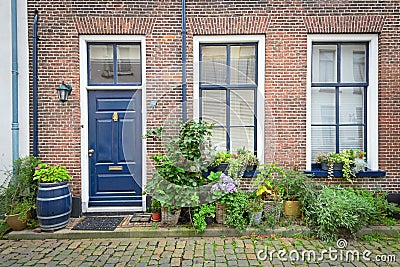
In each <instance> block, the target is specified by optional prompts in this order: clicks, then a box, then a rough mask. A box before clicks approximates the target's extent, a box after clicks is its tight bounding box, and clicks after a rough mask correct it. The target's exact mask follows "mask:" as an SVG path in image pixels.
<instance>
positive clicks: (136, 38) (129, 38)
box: [79, 35, 146, 213]
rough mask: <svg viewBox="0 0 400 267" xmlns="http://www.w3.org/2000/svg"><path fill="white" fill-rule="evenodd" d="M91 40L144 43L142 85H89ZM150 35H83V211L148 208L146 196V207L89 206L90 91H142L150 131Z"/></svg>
mask: <svg viewBox="0 0 400 267" xmlns="http://www.w3.org/2000/svg"><path fill="white" fill-rule="evenodd" d="M88 42H140V44H141V55H140V56H141V59H142V60H141V64H142V66H141V70H142V85H140V86H118V85H110V86H104V85H102V86H88V77H87V67H88V66H87V43H88ZM145 59H146V36H142V35H80V36H79V61H80V88H81V90H80V98H81V101H80V106H81V190H82V192H81V197H82V211H83V212H84V213H85V212H113V211H116V212H118V211H145V210H146V196H145V195H143V196H142V207H89V157H88V150H89V147H88V140H89V123H88V119H89V118H88V97H87V92H88V90H112V89H114V90H115V88H116V87H117V88H118V90H123V89H129V90H142V135H144V134H145V133H146V90H145V89H146V73H145V72H146V60H145ZM142 174H143V175H142V188H144V187H145V186H146V142H143V143H142Z"/></svg>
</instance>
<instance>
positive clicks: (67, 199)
mask: <svg viewBox="0 0 400 267" xmlns="http://www.w3.org/2000/svg"><path fill="white" fill-rule="evenodd" d="M71 208H72V197H71V191H70V190H69V187H68V182H61V183H39V189H38V195H37V199H36V210H37V217H38V220H39V225H40V228H41V229H42V230H43V231H54V230H58V229H61V228H64V227H65V226H66V225H67V224H68V222H69V217H70V215H71Z"/></svg>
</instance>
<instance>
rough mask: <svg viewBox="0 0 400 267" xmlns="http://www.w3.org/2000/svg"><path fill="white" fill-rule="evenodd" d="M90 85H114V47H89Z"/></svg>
mask: <svg viewBox="0 0 400 267" xmlns="http://www.w3.org/2000/svg"><path fill="white" fill-rule="evenodd" d="M89 66H90V70H89V76H90V77H89V84H91V83H114V65H113V46H112V45H90V46H89Z"/></svg>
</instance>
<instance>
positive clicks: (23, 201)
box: [0, 156, 40, 231]
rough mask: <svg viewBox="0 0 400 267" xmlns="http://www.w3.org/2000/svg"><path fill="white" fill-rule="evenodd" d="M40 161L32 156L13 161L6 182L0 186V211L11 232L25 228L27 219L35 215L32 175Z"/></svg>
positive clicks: (35, 186) (34, 191)
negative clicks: (11, 169)
mask: <svg viewBox="0 0 400 267" xmlns="http://www.w3.org/2000/svg"><path fill="white" fill-rule="evenodd" d="M39 163H40V160H38V159H37V158H35V157H33V156H28V157H24V158H19V159H17V160H15V161H14V164H13V167H14V169H13V171H8V172H6V177H7V178H6V180H5V181H4V183H3V184H2V185H1V186H0V211H1V212H4V213H5V214H0V216H2V215H4V216H5V217H6V222H7V224H8V225H9V226H10V227H11V229H13V230H16V231H17V230H22V229H24V228H26V226H27V221H28V219H29V217H31V216H33V217H34V214H35V212H34V211H35V208H36V205H35V195H36V191H37V184H36V183H35V182H33V179H32V178H33V173H34V171H35V167H36V166H37V165H38V164H39Z"/></svg>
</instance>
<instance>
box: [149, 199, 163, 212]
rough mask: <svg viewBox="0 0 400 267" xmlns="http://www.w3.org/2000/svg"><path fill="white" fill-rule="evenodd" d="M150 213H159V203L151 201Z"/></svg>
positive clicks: (154, 200) (155, 200)
mask: <svg viewBox="0 0 400 267" xmlns="http://www.w3.org/2000/svg"><path fill="white" fill-rule="evenodd" d="M151 211H152V212H160V211H161V203H160V201H158V200H157V199H155V198H152V199H151Z"/></svg>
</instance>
